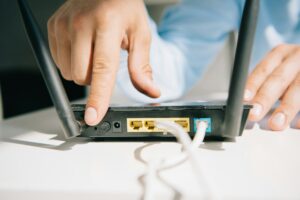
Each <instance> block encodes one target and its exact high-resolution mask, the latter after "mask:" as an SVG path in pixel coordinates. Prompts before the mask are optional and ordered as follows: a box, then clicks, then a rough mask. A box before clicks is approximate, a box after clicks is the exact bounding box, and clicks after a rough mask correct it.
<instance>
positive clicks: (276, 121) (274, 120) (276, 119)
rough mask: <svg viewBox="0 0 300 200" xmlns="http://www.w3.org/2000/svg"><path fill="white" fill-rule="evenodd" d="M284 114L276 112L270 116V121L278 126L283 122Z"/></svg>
mask: <svg viewBox="0 0 300 200" xmlns="http://www.w3.org/2000/svg"><path fill="white" fill-rule="evenodd" d="M285 120H286V117H285V114H283V113H282V112H279V113H276V114H275V115H274V116H273V117H272V123H273V124H276V125H277V126H279V127H282V126H283V125H284V124H285Z"/></svg>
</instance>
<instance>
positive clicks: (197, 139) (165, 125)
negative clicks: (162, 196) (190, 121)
mask: <svg viewBox="0 0 300 200" xmlns="http://www.w3.org/2000/svg"><path fill="white" fill-rule="evenodd" d="M155 124H156V126H157V127H158V128H160V129H164V130H166V131H167V132H169V133H171V134H173V135H174V136H175V137H176V138H177V141H178V142H179V143H181V144H182V146H183V148H184V152H181V153H180V154H178V156H174V157H172V158H165V159H159V160H154V161H151V162H150V163H149V166H148V171H147V173H146V176H145V178H146V179H145V194H144V198H143V199H144V200H152V199H155V196H154V194H155V193H154V191H153V185H154V179H155V177H156V174H157V173H158V172H160V171H163V170H166V169H169V168H171V167H173V166H176V165H178V164H180V163H183V162H184V161H186V160H188V159H189V161H190V162H191V164H192V167H193V169H194V172H195V173H196V175H197V180H198V181H199V183H200V185H201V186H202V188H203V189H206V191H207V196H205V199H219V198H217V195H216V193H214V192H215V190H212V188H211V187H212V184H209V181H208V179H207V177H206V176H205V173H201V170H200V165H199V164H198V161H197V159H196V157H195V150H196V149H197V148H198V147H199V146H200V145H201V144H202V143H203V140H204V136H205V132H206V129H207V122H205V121H200V122H199V123H198V125H197V132H196V134H195V136H194V139H193V140H191V139H190V137H189V135H188V134H187V133H186V132H185V131H184V129H183V128H182V127H181V126H179V125H178V124H176V123H174V122H171V121H155Z"/></svg>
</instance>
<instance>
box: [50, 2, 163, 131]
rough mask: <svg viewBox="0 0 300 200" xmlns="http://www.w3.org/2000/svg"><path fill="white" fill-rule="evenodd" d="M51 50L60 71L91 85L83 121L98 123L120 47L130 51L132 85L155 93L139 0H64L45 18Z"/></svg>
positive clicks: (146, 29)
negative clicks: (47, 18)
mask: <svg viewBox="0 0 300 200" xmlns="http://www.w3.org/2000/svg"><path fill="white" fill-rule="evenodd" d="M48 39H49V46H50V50H51V54H52V56H53V59H54V61H55V63H56V65H57V66H58V68H59V70H60V72H61V74H62V76H63V77H64V78H65V79H67V80H73V81H74V82H75V83H77V84H79V85H91V88H90V94H89V96H88V101H87V106H86V111H85V121H86V123H87V124H88V125H91V126H92V125H96V124H98V123H99V122H100V121H101V119H102V118H103V116H104V115H105V113H106V111H107V109H108V106H109V101H110V97H111V94H112V91H113V87H114V84H115V79H116V73H117V70H118V66H119V62H120V61H119V60H120V50H121V48H122V49H125V50H127V51H128V54H129V57H128V68H129V74H130V77H131V81H132V83H133V85H134V86H135V87H136V88H137V89H138V90H139V91H140V92H142V93H144V94H146V95H148V96H150V97H153V98H156V97H159V96H160V91H159V89H158V88H157V87H156V86H155V85H154V83H153V81H152V70H151V67H150V65H149V51H150V43H151V32H150V29H149V26H148V21H147V13H146V10H145V7H144V2H143V0H109V1H107V0H88V1H87V0H68V1H67V2H66V3H64V4H63V5H62V6H61V7H60V8H59V9H58V10H57V11H56V13H55V14H54V15H53V16H52V17H51V18H50V19H49V21H48Z"/></svg>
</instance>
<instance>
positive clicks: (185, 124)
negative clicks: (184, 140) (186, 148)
mask: <svg viewBox="0 0 300 200" xmlns="http://www.w3.org/2000/svg"><path fill="white" fill-rule="evenodd" d="M175 123H177V124H179V125H180V126H182V127H183V128H187V127H188V126H189V121H186V120H175Z"/></svg>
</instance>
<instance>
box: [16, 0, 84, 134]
mask: <svg viewBox="0 0 300 200" xmlns="http://www.w3.org/2000/svg"><path fill="white" fill-rule="evenodd" d="M18 4H19V8H20V11H21V15H22V19H23V22H24V25H25V29H26V32H27V36H28V39H29V40H30V43H31V47H32V49H33V51H34V54H35V58H36V60H37V62H38V64H39V67H40V71H41V73H42V75H43V78H44V81H45V82H46V85H47V88H48V91H49V93H50V96H51V99H52V102H53V104H54V106H55V108H56V112H57V114H58V116H59V118H60V121H61V124H62V127H63V131H64V135H65V137H66V138H72V137H76V136H78V135H79V134H80V131H79V127H78V125H77V122H76V119H75V116H74V113H73V111H72V109H71V106H70V103H69V100H68V98H67V95H66V92H65V90H64V88H63V85H62V82H61V80H60V77H59V75H58V72H57V70H56V67H55V65H54V63H53V60H52V58H51V56H50V53H49V49H48V46H47V45H46V43H45V40H44V38H43V34H42V32H41V30H40V28H39V26H38V24H37V22H36V20H35V18H34V16H33V14H32V12H31V10H30V8H29V5H28V3H27V2H26V0H18Z"/></svg>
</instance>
